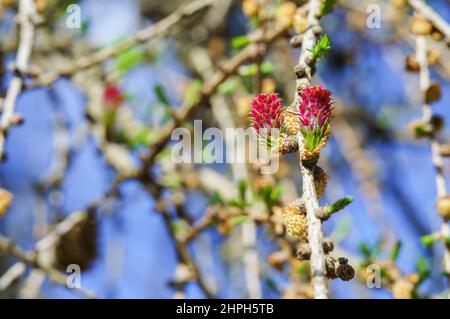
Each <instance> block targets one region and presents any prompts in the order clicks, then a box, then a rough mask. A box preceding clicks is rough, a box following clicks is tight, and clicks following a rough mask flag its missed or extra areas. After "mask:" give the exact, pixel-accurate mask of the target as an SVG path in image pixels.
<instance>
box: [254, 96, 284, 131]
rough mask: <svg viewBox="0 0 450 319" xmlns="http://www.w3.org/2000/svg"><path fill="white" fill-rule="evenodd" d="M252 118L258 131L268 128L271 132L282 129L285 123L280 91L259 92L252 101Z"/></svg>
mask: <svg viewBox="0 0 450 319" xmlns="http://www.w3.org/2000/svg"><path fill="white" fill-rule="evenodd" d="M251 106H252V111H251V114H250V119H251V121H252V126H253V127H254V128H255V130H256V132H257V133H260V130H261V129H266V133H267V134H270V133H271V132H272V129H274V128H276V129H280V128H281V126H282V125H283V107H282V105H281V99H280V98H279V96H278V93H261V94H258V95H257V96H256V97H255V98H254V99H253V100H252V102H251Z"/></svg>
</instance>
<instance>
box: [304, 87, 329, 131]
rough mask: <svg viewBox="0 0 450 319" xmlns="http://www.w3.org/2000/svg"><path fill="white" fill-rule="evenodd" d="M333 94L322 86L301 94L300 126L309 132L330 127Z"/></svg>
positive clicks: (307, 89) (310, 88) (306, 90)
mask: <svg viewBox="0 0 450 319" xmlns="http://www.w3.org/2000/svg"><path fill="white" fill-rule="evenodd" d="M330 96H331V92H330V91H328V90H326V89H324V88H323V87H322V86H320V85H317V86H311V87H307V88H304V89H303V90H302V91H301V92H300V103H299V105H298V113H299V120H300V125H301V126H302V128H303V129H306V130H308V131H314V130H317V129H319V130H322V129H326V128H327V127H328V123H329V121H330V119H331V115H332V114H331V112H332V109H333V108H332V106H331V105H332V103H333V102H332V101H331V98H330Z"/></svg>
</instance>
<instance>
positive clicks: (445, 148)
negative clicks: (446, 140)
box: [439, 144, 450, 157]
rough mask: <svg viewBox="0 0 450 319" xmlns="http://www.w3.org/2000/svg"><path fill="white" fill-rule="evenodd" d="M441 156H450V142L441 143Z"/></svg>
mask: <svg viewBox="0 0 450 319" xmlns="http://www.w3.org/2000/svg"><path fill="white" fill-rule="evenodd" d="M439 151H440V153H441V156H444V157H450V144H441V145H440V147H439Z"/></svg>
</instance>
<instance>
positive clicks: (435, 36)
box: [431, 29, 444, 41]
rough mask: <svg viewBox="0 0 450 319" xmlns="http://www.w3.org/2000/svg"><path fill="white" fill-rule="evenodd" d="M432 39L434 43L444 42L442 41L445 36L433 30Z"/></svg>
mask: <svg viewBox="0 0 450 319" xmlns="http://www.w3.org/2000/svg"><path fill="white" fill-rule="evenodd" d="M431 38H432V39H433V40H434V41H442V39H444V35H443V34H442V33H441V32H440V31H438V30H436V29H433V31H432V32H431Z"/></svg>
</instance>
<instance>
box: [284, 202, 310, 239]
mask: <svg viewBox="0 0 450 319" xmlns="http://www.w3.org/2000/svg"><path fill="white" fill-rule="evenodd" d="M283 224H284V227H285V228H286V232H287V233H288V234H289V235H291V236H292V237H295V238H305V239H306V238H307V237H308V221H307V219H306V216H305V214H303V213H302V212H301V211H300V209H298V208H296V207H292V206H288V207H285V208H283Z"/></svg>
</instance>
